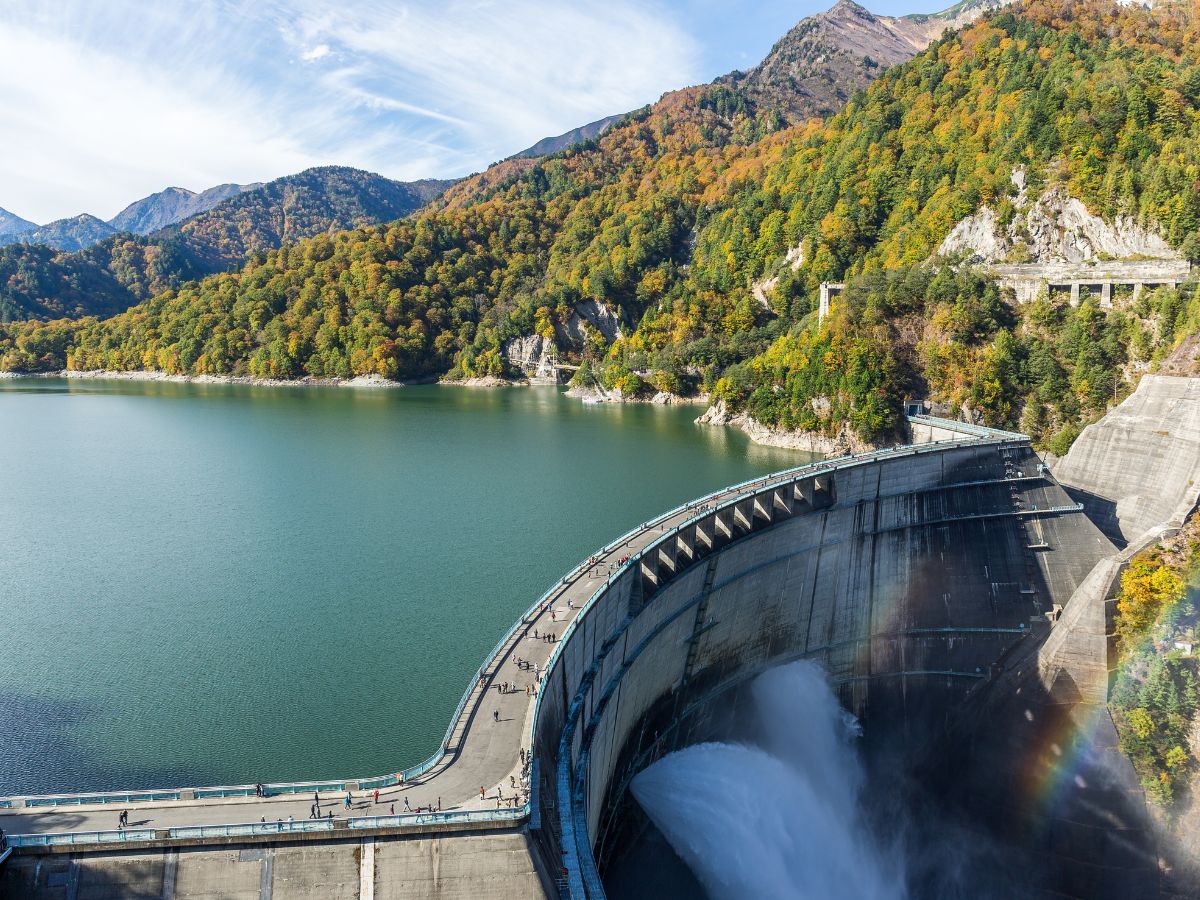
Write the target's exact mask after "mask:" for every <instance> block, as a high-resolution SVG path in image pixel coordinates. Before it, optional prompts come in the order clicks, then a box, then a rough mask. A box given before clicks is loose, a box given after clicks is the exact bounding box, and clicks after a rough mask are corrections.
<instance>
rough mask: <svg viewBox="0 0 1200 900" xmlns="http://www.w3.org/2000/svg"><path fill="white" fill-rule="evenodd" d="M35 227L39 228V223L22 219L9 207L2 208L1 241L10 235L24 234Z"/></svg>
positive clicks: (0, 220)
mask: <svg viewBox="0 0 1200 900" xmlns="http://www.w3.org/2000/svg"><path fill="white" fill-rule="evenodd" d="M35 228H37V223H35V222H30V221H29V220H28V219H22V218H21V217H20V216H18V215H16V214H14V213H10V212H9V211H8V210H7V209H0V241H3V240H5V239H7V238H8V236H9V235H17V234H24V233H25V232H27V231H33V230H34V229H35Z"/></svg>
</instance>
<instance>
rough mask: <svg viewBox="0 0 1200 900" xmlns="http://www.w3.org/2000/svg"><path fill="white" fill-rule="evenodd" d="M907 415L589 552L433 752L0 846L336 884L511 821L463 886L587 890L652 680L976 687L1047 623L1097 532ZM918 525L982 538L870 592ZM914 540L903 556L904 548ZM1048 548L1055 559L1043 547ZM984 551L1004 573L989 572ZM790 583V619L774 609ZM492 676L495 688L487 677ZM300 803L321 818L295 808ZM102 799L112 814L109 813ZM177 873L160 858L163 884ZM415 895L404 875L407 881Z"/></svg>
mask: <svg viewBox="0 0 1200 900" xmlns="http://www.w3.org/2000/svg"><path fill="white" fill-rule="evenodd" d="M910 427H911V430H912V433H913V436H914V440H915V441H921V442H924V443H915V444H912V445H907V446H903V447H897V448H890V449H885V450H879V451H875V452H873V453H868V454H862V455H859V456H852V457H844V458H840V459H832V460H825V461H821V462H816V463H812V464H809V465H805V466H800V467H797V468H795V469H791V470H787V471H785V472H780V473H775V474H772V475H768V476H764V477H762V478H758V479H755V480H752V481H749V482H746V483H743V484H740V485H734V486H731V487H728V488H725V489H723V490H721V491H717V492H714V493H713V494H710V495H708V496H706V497H703V498H700V499H698V500H695V501H692V502H689V503H687V504H685V505H683V506H681V507H678V508H676V509H674V510H671V511H669V512H667V513H665V514H663V515H662V516H660V517H658V518H656V519H653V520H651V521H648V522H645V523H642V524H641V525H640V526H639V527H637V528H635V529H633V530H631V531H630V532H628V533H627V534H625V535H622V536H621V537H620V538H618V539H617V540H615V541H613V542H611V543H610V544H608V545H607V546H605V547H604V548H602V549H601V550H599V551H597V552H596V553H595V554H593V555H592V557H590V558H589V559H588V560H586V561H584V562H583V563H581V564H580V565H579V566H577V567H576V568H574V569H573V570H572V571H571V572H569V573H568V574H567V575H566V576H564V577H563V578H562V579H560V580H559V581H558V582H557V583H556V584H555V585H554V586H553V587H551V589H550V590H549V591H547V592H546V593H545V594H544V595H543V596H542V597H541V598H539V599H538V600H537V601H536V602H535V603H534V604H533V605H532V606H531V607H530V608H529V609H528V610H527V612H526V613H525V614H524V615H523V616H521V618H520V619H519V620H518V621H517V622H516V623H514V625H513V627H512V628H511V629H510V630H509V632H508V633H507V634H505V635H504V636H503V637H502V638H501V639H500V641H498V643H497V644H496V646H495V648H494V650H493V651H492V653H491V654H489V656H488V657H487V659H486V660H485V662H484V663H483V665H482V666H480V668H479V669H478V671H477V672H476V674H475V676H474V677H473V678H472V680H471V683H470V684H469V686H468V687H467V690H466V691H465V693H464V694H463V697H462V699H461V700H460V702H459V705H458V707H457V709H456V710H455V712H454V714H453V716H452V717H451V721H450V723H449V727H448V729H447V732H446V734H445V736H444V738H443V741H442V743H441V746H440V747H439V749H438V750H437V751H436V752H435V753H434V755H433V756H432V757H430V759H428V760H426V761H425V762H423V763H421V764H419V765H417V766H413V767H411V768H409V769H405V770H400V771H397V772H394V773H386V774H383V775H375V776H369V777H360V778H349V779H332V780H327V781H319V782H303V783H286V784H285V783H268V784H264V785H235V786H215V787H192V788H178V789H173V790H161V791H134V792H120V793H89V794H76V795H54V796H21V797H7V798H0V828H3V829H4V831H5V832H6V833H7V834H8V835H9V841H10V844H11V845H12V846H13V847H14V848H15V850H16V853H17V862H18V863H19V862H20V861H21V857H23V856H27V855H29V854H34V855H36V856H38V857H39V858H40V857H43V856H45V855H49V856H50V857H55V856H61V857H66V856H71V857H74V858H76V859H77V862H75V863H73V864H72V866H73V868H71V871H75V872H77V873H78V871H79V870H80V869H83V870H84V871H86V866H87V864H88V860H89V856H88V854H96V855H98V856H102V855H103V854H105V853H109V854H111V853H113V852H118V851H119V852H120V853H130V854H132V853H139V852H140V853H143V854H156V855H159V856H162V858H163V859H164V860H171V859H175V860H176V862H175V863H174V864H173V865H175V866H176V867H178V866H179V865H181V864H182V863H181V862H179V860H180V859H181V857H178V856H177V854H176V849H175V848H179V847H190V848H196V849H197V850H202V849H204V848H230V847H243V848H244V847H246V846H253V845H256V844H271V845H275V844H279V845H284V844H289V843H295V844H308V843H311V842H326V841H328V842H353V843H354V846H356V847H360V848H363V849H361V852H360V854H359V857H358V860H359V865H360V866H361V867H362V887H361V889H360V892H359V893H358V895H357V896H367V894H368V892H367V887H366V885H367V884H368V881H369V882H370V884H371V885H375V884H376V880H377V879H382V878H384V875H383V874H382V873H383V871H384V864H385V860H386V854H387V853H389V852H391V850H389V849H388V848H390V847H392V845H391V844H389V843H387V841H389V840H391V839H408V840H415V839H436V840H440V841H441V845H440V846H443V847H446V846H449V841H451V840H459V842H460V843H461V839H462V838H463V837H474V838H476V839H478V840H480V841H483V840H485V839H487V840H490V841H496V840H500V839H502V838H504V836H505V835H507V836H509V837H512V836H515V835H521V842H520V843H513V842H510V843H508V844H505V845H504V847H503V853H504V854H506V856H505V859H507V860H508V861H509V862H508V863H506V864H505V865H509V864H511V863H513V861H514V860H515V861H516V862H515V864H512V865H510V867H509V868H505V867H504V866H501V867H500V868H499V869H498V870H497V869H496V868H495V866H492V867H491V868H490V869H489V864H486V863H483V862H482V861H481V862H480V863H479V866H481V867H482V868H480V869H478V870H477V871H472V866H471V865H470V864H466V865H465V867H464V869H463V872H462V873H461V874H462V877H463V879H464V881H463V882H462V884H464V885H466V884H471V883H474V882H472V881H471V878H473V877H475V876H478V877H479V878H484V877H485V876H487V875H489V874H490V875H491V876H492V877H493V882H492V884H493V887H494V886H495V878H496V877H497V876H501V881H504V883H505V884H507V885H508V887H507V888H505V890H507V891H508V892H507V893H503V892H501V893H499V894H497V893H495V892H494V891H493V895H494V896H514V897H515V896H539V895H544V896H554V895H560V896H569V897H572V898H598V897H602V896H604V890H603V885H602V880H601V877H600V873H599V867H598V862H597V859H598V855H597V851H599V854H600V855H601V856H602V855H603V853H604V851H605V842H606V841H607V840H609V839H610V838H611V837H612V834H611V818H612V816H613V805H614V803H616V802H617V800H618V799H619V798H618V797H617V793H619V792H620V790H623V785H624V784H625V783H627V781H628V778H629V777H631V775H632V773H633V772H634V770H636V769H637V767H639V766H642V765H644V764H645V763H646V761H647V760H649V759H652V758H654V757H655V756H656V755H658V754H660V753H662V752H666V751H667V750H669V746H668V743H669V742H667V743H665V742H651V743H650V744H648V745H647V744H645V743H644V742H642V743H637V744H636V746H634V747H632V748H631V747H629V746H626V745H627V744H628V742H629V741H630V740H633V738H631V735H632V734H633V733H634V729H635V726H638V727H644V726H645V725H646V723H647V722H648V721H650V720H651V719H653V717H654V716H655V715H658V714H660V713H661V710H659V709H658V704H661V702H662V700H663V698H664V697H667V696H678V697H679V698H682V699H683V700H686V701H687V702H689V703H691V704H692V706H695V705H696V704H697V703H698V702H700V700H701V699H702V698H703V697H709V696H712V695H713V694H714V692H717V693H719V692H720V691H724V690H728V689H729V688H730V687H731V686H733V685H735V684H736V683H740V682H741V681H742V680H744V679H745V678H746V677H748V675H750V674H752V673H753V672H754V671H757V670H760V669H761V668H765V667H767V666H769V665H774V664H778V663H779V662H780V661H783V660H786V659H791V658H801V657H811V658H818V659H821V660H822V661H823V662H825V663H826V665H827V666H828V667H829V669H830V671H831V673H832V675H833V677H834V679H835V681H836V683H838V684H839V685H840V686H841V688H840V689H841V690H842V692H843V700H844V701H845V702H846V703H847V704H848V705H849V706H850V707H851V708H853V709H855V710H856V711H857V710H861V709H862V708H864V706H865V705H867V704H870V703H875V704H878V703H880V702H882V701H880V700H876V699H875V696H876V693H877V692H879V691H882V692H883V693H882V694H880V696H886V694H887V690H888V689H887V688H886V687H885V688H878V689H877V688H875V687H873V685H876V684H884V685H886V684H887V683H899V684H904V683H908V682H912V681H918V680H919V681H921V682H923V683H924V682H928V683H931V684H934V685H935V686H936V692H937V693H938V696H944V697H946V698H958V697H961V696H962V695H963V694H964V693H965V692H969V691H970V690H971V689H972V687H973V686H975V685H978V684H981V683H986V682H987V681H988V680H989V678H990V677H991V674H992V672H991V670H989V668H988V663H987V661H988V660H991V659H996V658H1001V657H1003V656H1004V655H1005V654H1008V653H1011V652H1012V651H1013V650H1014V648H1017V647H1019V646H1020V645H1022V644H1023V643H1025V642H1027V641H1028V640H1029V638H1030V637H1037V636H1040V637H1043V638H1044V636H1045V635H1046V634H1047V633H1048V632H1049V630H1050V629H1051V628H1052V621H1051V619H1050V618H1049V617H1048V615H1047V614H1049V613H1051V612H1052V610H1053V609H1054V607H1055V605H1056V603H1057V604H1059V605H1061V604H1062V603H1064V602H1066V599H1067V597H1068V596H1069V595H1070V594H1071V592H1072V591H1073V590H1074V589H1075V587H1077V586H1078V584H1079V583H1080V582H1081V581H1082V580H1083V578H1084V576H1085V575H1086V573H1087V571H1088V570H1090V568H1091V566H1092V564H1093V562H1094V561H1095V558H1098V556H1099V555H1100V554H1102V553H1103V552H1104V551H1105V550H1106V549H1111V548H1106V547H1105V544H1104V542H1103V538H1102V537H1100V536H1099V534H1098V532H1096V533H1095V534H1094V535H1093V533H1092V532H1094V531H1095V530H1094V529H1091V530H1090V531H1089V530H1087V529H1086V528H1079V527H1075V526H1078V525H1079V524H1080V520H1083V516H1082V513H1081V509H1082V507H1081V506H1080V505H1078V504H1076V503H1074V502H1073V501H1071V500H1070V499H1069V498H1067V497H1066V495H1065V494H1064V493H1063V491H1062V490H1061V488H1059V487H1058V485H1057V484H1056V482H1055V481H1054V480H1053V478H1052V476H1050V475H1049V473H1048V472H1047V471H1046V470H1045V467H1044V466H1042V465H1041V464H1040V461H1038V460H1037V458H1036V456H1035V455H1034V454H1033V452H1032V450H1031V449H1030V447H1029V442H1028V439H1027V438H1026V437H1025V436H1023V435H1019V434H1014V433H1010V432H1002V431H996V430H993V429H985V428H980V427H978V426H970V425H965V424H963V423H956V422H951V421H948V420H941V419H935V418H932V417H926V416H914V417H912V418H911V420H910ZM1084 521H1086V520H1084ZM813 529H816V530H815V531H813ZM938 535H942V536H943V538H942V539H941V540H942V544H941V548H940V549H939V550H938V552H939V553H942V554H949V555H950V556H951V557H953V558H958V557H962V555H963V551H962V550H961V548H959V549H955V547H954V545H953V544H954V541H955V540H957V539H958V538H956V537H954V536H955V535H965V536H966V537H965V538H964V540H966V541H968V542H969V543H970V544H971V546H972V548H973V550H972V551H971V552H977V553H981V554H983V555H982V556H981V557H980V559H983V560H984V564H983V573H982V574H981V573H980V572H973V573H972V574H971V575H970V576H969V577H964V578H963V579H962V582H961V583H956V584H953V585H946V586H945V590H942V591H941V595H942V597H943V599H942V601H941V603H942V605H943V606H944V607H945V609H947V610H951V609H952V610H953V612H952V613H947V615H945V616H941V617H940V618H939V616H937V615H934V616H932V617H930V616H928V615H925V613H924V612H922V611H921V610H915V609H908V610H907V611H906V612H903V614H900V616H899V618H898V619H893V618H890V616H891V615H892V613H891V612H887V611H886V610H885V606H886V603H883V602H881V599H883V600H886V599H887V596H888V595H889V592H892V593H894V592H895V591H899V590H900V588H901V586H902V585H910V586H911V585H914V584H915V585H920V586H921V587H922V589H929V588H931V586H932V583H931V581H930V579H931V578H932V577H933V573H931V572H930V571H927V570H925V569H923V568H922V566H924V565H925V563H924V562H922V561H921V560H922V559H923V557H921V556H920V554H921V553H925V554H928V552H931V551H930V547H932V544H931V543H930V542H931V541H936V540H938V539H939V538H938ZM989 541H991V542H994V548H989V546H985V545H987V544H988V542H989ZM1089 542H1094V546H1090V544H1089ZM918 545H920V546H921V547H924V548H925V549H924V550H920V551H918V553H917V556H914V557H911V558H910V557H907V556H906V555H905V550H906V549H912V548H913V547H917V546H918ZM977 545H978V546H977ZM1050 546H1053V547H1055V548H1059V549H1062V550H1069V552H1064V553H1063V554H1061V557H1056V556H1055V555H1054V554H1047V553H1043V552H1041V550H1042V548H1045V547H1050ZM868 548H869V549H868ZM981 548H982V549H981ZM864 553H866V554H868V555H867V556H866V557H864V556H863V554H864ZM764 554H766V555H765V556H764ZM964 558H965V557H964ZM868 560H870V561H869V562H868ZM914 560H915V561H914ZM971 561H972V563H973V562H975V561H976V560H974V559H973V558H972V560H971ZM855 566H862V567H864V571H865V570H866V569H870V573H871V574H870V576H869V577H867V576H866V575H863V576H861V577H860V576H859V575H858V574H856V573H855V569H854V568H853V567H855ZM988 566H991V567H992V568H991V569H990V571H992V572H1000V571H1005V572H1007V573H1009V574H1008V575H1006V576H1005V577H1004V579H1003V580H1001V581H995V580H993V581H990V582H989V580H988V579H989V578H990V577H992V576H990V575H988V574H987V572H988V571H989V570H988ZM789 572H790V573H791V574H790V575H789V574H788V573H789ZM1010 576H1011V577H1010ZM997 577H999V576H997ZM797 579H799V580H798V581H797ZM797 592H799V593H797ZM768 595H770V597H772V598H773V599H772V600H771V601H770V602H771V603H774V604H775V605H776V606H779V604H780V603H784V600H783V598H785V597H787V598H789V599H788V600H787V602H786V603H784V606H783V607H780V608H779V609H776V608H775V607H769V608H768V606H764V605H763V603H764V602H766V601H765V600H764V597H767V596H768ZM801 596H803V597H805V598H807V599H806V600H804V601H803V603H804V604H807V609H808V612H807V614H806V616H807V618H806V621H805V622H804V623H803V629H801V627H800V626H801V623H800V620H799V618H797V616H799V615H800V613H799V612H797V611H793V610H792V606H793V604H792V599H794V597H801ZM800 605H801V604H795V607H796V610H799V608H800ZM893 612H894V611H893ZM776 614H778V615H777V617H776V620H773V624H774V627H775V629H776V637H775V638H774V639H769V640H758V639H757V638H756V639H755V640H757V641H758V642H757V643H755V644H754V646H753V647H752V648H750V649H749V650H747V647H746V646H743V645H744V643H745V641H746V640H748V638H747V636H748V635H750V634H751V632H755V633H757V632H758V630H759V629H761V628H762V619H761V617H762V616H763V615H776ZM789 616H791V618H790V619H789ZM902 620H903V621H902ZM801 630H803V632H804V637H803V638H801V636H800V634H801ZM548 636H549V637H548ZM660 642H661V643H660ZM666 647H671V648H673V649H672V650H671V651H669V653H668V651H665V650H663V648H666ZM652 651H662V652H658V653H656V652H652ZM735 656H736V657H737V661H736V664H735V661H734V658H735ZM505 683H507V684H508V685H510V686H513V688H514V689H512V690H510V691H509V692H507V693H502V692H500V691H499V687H500V686H501V685H503V684H505ZM689 692H690V693H689ZM648 717H649V718H648ZM638 740H639V741H641V739H640V738H639V739H638ZM314 803H316V804H319V807H320V816H321V818H313V817H312V815H311V814H312V812H313V805H314ZM393 810H394V812H393ZM122 811H125V812H127V813H128V825H126V826H125V827H120V828H118V827H117V825H118V816H119V814H120V813H121V812H122ZM603 817H607V824H606V823H605V822H602V818H603ZM368 844H369V845H370V846H371V848H372V849H371V851H370V854H369V861H370V862H369V865H370V867H371V871H370V872H369V873H368V872H367V866H368V853H367V851H366V850H365V848H366V847H367V846H368ZM496 846H497V848H499V845H496ZM238 852H239V853H243V854H244V852H245V851H244V850H240V851H238ZM263 852H266V851H263ZM440 852H445V851H444V850H443V851H440ZM522 853H525V857H523V859H524V861H521V860H520V859H517V857H521V855H522ZM80 854H83V855H82V856H80ZM526 857H527V858H526ZM497 858H499V857H497ZM239 859H241V857H239ZM258 859H259V861H260V862H261V861H262V859H263V857H259V858H258ZM248 860H249V861H254V857H253V855H252V854H251V856H250V857H248ZM163 865H164V866H166V865H167V863H166V862H165V861H164V863H163ZM262 865H263V866H265V865H266V863H265V862H263V863H262ZM435 868H436V867H435ZM263 871H265V869H263ZM175 872H176V870H171V874H170V875H169V876H168V872H167V870H166V869H165V868H164V869H163V871H162V879H163V884H164V885H165V884H166V883H167V881H168V877H170V878H175V877H176V874H175ZM75 877H79V876H78V874H76V876H75ZM263 877H264V878H266V876H265V875H264V876H263ZM435 877H436V876H435ZM264 883H265V882H264ZM479 883H480V884H482V883H483V882H482V881H481V882H479ZM373 890H374V888H372V889H371V892H370V895H371V896H373ZM166 895H167V890H166V888H165V887H164V888H163V896H166ZM423 895H424V893H423V892H422V890H421V888H419V887H414V888H413V890H412V892H410V893H408V894H404V896H423ZM47 896H48V895H47ZM171 896H176V893H175V892H172V893H171ZM247 896H249V894H247Z"/></svg>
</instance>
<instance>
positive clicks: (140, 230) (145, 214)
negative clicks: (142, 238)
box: [108, 181, 263, 234]
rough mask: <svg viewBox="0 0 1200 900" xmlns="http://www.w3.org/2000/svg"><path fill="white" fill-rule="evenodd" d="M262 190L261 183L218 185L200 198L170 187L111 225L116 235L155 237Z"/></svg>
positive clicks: (131, 206)
mask: <svg viewBox="0 0 1200 900" xmlns="http://www.w3.org/2000/svg"><path fill="white" fill-rule="evenodd" d="M262 186H263V183H262V182H261V181H256V182H254V183H252V184H218V185H217V186H216V187H211V188H209V189H208V190H206V191H201V192H200V193H198V194H197V193H196V192H195V191H189V190H188V189H187V188H181V187H169V188H167V189H166V190H163V191H159V192H158V193H157V194H151V195H150V196H149V197H143V198H142V199H141V200H136V201H134V202H133V203H130V204H129V205H128V206H127V207H125V208H124V209H123V210H121V211H120V212H119V213H117V214H116V215H115V216H114V217H113V218H111V219H109V220H108V224H109V225H111V226H112V227H113V228H114V229H115V230H116V231H131V232H133V233H134V234H153V233H154V232H156V231H158V230H159V229H161V228H166V227H167V226H168V225H174V224H175V223H176V222H182V221H183V220H184V219H187V218H189V217H191V216H195V215H199V214H200V213H202V212H207V211H208V210H210V209H212V208H213V207H214V206H216V205H217V204H218V203H220V202H222V201H223V200H228V199H229V198H230V197H236V196H237V195H238V194H242V193H245V192H246V191H254V190H258V189H259V188H260V187H262Z"/></svg>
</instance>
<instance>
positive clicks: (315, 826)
mask: <svg viewBox="0 0 1200 900" xmlns="http://www.w3.org/2000/svg"><path fill="white" fill-rule="evenodd" d="M314 831H333V821H332V820H331V819H298V820H295V821H292V820H288V821H276V822H248V823H246V824H244V825H187V826H183V827H180V828H170V829H168V831H167V833H168V834H169V835H170V836H171V837H172V838H174V839H175V840H195V839H196V838H210V837H252V836H254V835H261V834H306V833H308V832H314Z"/></svg>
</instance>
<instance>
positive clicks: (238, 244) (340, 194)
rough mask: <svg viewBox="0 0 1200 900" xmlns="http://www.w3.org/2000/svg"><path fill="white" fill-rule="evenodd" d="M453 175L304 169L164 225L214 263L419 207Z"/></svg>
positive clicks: (191, 249) (391, 217) (192, 250)
mask: <svg viewBox="0 0 1200 900" xmlns="http://www.w3.org/2000/svg"><path fill="white" fill-rule="evenodd" d="M451 184H453V182H451V181H437V180H433V179H427V180H424V181H413V182H407V183H405V182H400V181H392V180H391V179H390V178H384V177H383V176H382V175H374V174H372V173H370V172H364V171H362V170H360V169H351V168H346V167H344V166H324V167H321V168H316V169H307V170H305V171H303V172H301V173H299V174H298V175H288V176H286V177H284V178H277V179H276V180H275V181H272V182H270V183H268V184H265V185H263V186H262V187H260V188H258V189H257V190H254V191H248V192H246V193H243V194H239V195H238V196H236V197H233V198H231V199H229V200H226V201H224V202H223V203H221V204H219V205H217V206H215V207H214V208H213V209H211V210H209V211H208V212H203V213H200V214H199V215H195V216H192V217H191V218H189V219H186V220H185V221H183V222H180V223H178V224H177V225H173V226H171V227H169V228H166V229H164V230H163V231H160V232H159V233H158V234H157V235H156V237H163V238H165V237H168V236H171V237H176V236H177V237H178V239H179V240H180V241H181V242H182V245H183V246H184V247H185V248H186V249H187V251H188V253H189V254H191V255H192V256H193V257H195V258H196V259H198V260H201V261H202V262H203V263H204V264H205V265H206V266H208V267H210V269H220V268H225V267H227V266H228V265H229V264H230V263H236V262H239V261H240V260H242V259H244V258H245V257H246V256H247V255H249V254H251V253H258V252H261V251H264V250H272V249H274V248H276V247H281V246H283V245H284V244H291V243H295V242H296V241H298V240H300V239H302V238H306V237H312V236H313V235H316V234H322V233H329V232H334V231H343V230H345V229H347V228H357V227H359V226H362V225H374V224H376V223H378V222H390V221H392V220H394V219H399V218H401V217H402V216H406V215H408V214H409V213H411V212H413V211H414V210H417V209H420V208H421V207H422V206H424V205H425V204H426V203H428V202H429V201H430V200H432V199H433V198H434V197H436V196H438V195H439V194H441V193H442V192H443V191H444V190H445V189H446V188H447V187H449V186H450V185H451Z"/></svg>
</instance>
